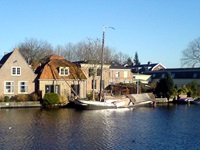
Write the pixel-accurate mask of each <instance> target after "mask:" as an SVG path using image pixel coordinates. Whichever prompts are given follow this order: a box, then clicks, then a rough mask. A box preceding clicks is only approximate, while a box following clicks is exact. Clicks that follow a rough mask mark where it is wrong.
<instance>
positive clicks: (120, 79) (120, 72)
mask: <svg viewBox="0 0 200 150" xmlns="http://www.w3.org/2000/svg"><path fill="white" fill-rule="evenodd" d="M116 83H133V73H132V72H131V68H128V67H126V66H124V65H121V64H119V63H118V62H114V61H113V62H111V65H110V70H109V84H111V85H112V84H116Z"/></svg>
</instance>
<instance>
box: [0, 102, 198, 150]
mask: <svg viewBox="0 0 200 150" xmlns="http://www.w3.org/2000/svg"><path fill="white" fill-rule="evenodd" d="M0 149H1V150H4V149H5V150H23V149H24V150H36V149H37V150H38V149H43V150H47V149H48V150H49V149H50V150H73V149H75V150H143V149H145V150H151V149H152V150H154V149H155V150H159V149H160V150H163V149H167V150H173V149H174V150H177V149H178V150H180V149H184V150H186V149H188V150H189V149H192V150H194V149H200V106H197V105H158V106H157V107H156V108H150V107H138V108H131V109H125V108H124V109H113V110H112V109H108V110H84V111H80V110H76V109H69V108H61V109H40V108H20V109H0Z"/></svg>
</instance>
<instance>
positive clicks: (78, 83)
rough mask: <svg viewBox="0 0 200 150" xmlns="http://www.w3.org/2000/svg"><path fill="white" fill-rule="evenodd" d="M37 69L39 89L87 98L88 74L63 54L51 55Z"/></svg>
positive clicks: (69, 96) (68, 96)
mask: <svg viewBox="0 0 200 150" xmlns="http://www.w3.org/2000/svg"><path fill="white" fill-rule="evenodd" d="M44 62H45V63H43V64H41V66H39V68H38V69H37V73H38V79H37V81H38V84H37V89H39V90H40V91H41V93H42V97H43V96H44V94H45V93H48V92H54V93H57V94H59V95H60V96H63V97H67V98H72V97H74V96H79V97H80V98H86V92H85V91H86V76H85V75H84V73H83V72H82V71H81V70H80V69H79V68H78V67H77V66H76V65H75V64H73V63H71V62H69V61H67V60H65V59H64V58H63V57H61V56H57V55H50V56H48V57H46V58H45V61H44Z"/></svg>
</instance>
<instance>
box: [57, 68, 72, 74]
mask: <svg viewBox="0 0 200 150" xmlns="http://www.w3.org/2000/svg"><path fill="white" fill-rule="evenodd" d="M69 74H70V73H69V67H59V75H60V76H69Z"/></svg>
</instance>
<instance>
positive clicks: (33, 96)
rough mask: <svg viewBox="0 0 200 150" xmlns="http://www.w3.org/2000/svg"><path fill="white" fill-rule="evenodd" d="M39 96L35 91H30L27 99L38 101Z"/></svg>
mask: <svg viewBox="0 0 200 150" xmlns="http://www.w3.org/2000/svg"><path fill="white" fill-rule="evenodd" d="M39 99H40V98H39V96H38V95H37V94H36V93H32V94H30V95H29V100H30V101H38V100H39Z"/></svg>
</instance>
